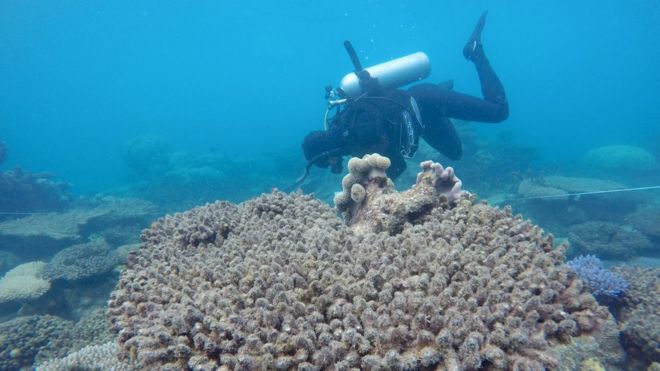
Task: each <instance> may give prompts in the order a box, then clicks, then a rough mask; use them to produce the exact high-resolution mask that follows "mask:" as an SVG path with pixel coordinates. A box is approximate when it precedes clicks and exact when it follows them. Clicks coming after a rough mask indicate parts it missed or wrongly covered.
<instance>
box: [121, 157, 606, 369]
mask: <svg viewBox="0 0 660 371" xmlns="http://www.w3.org/2000/svg"><path fill="white" fill-rule="evenodd" d="M388 166H389V160H388V159H386V158H383V157H381V156H378V155H369V156H366V157H364V158H362V159H352V160H351V162H349V170H350V173H349V174H348V175H347V176H346V177H345V178H344V181H343V191H342V193H339V194H338V195H337V196H336V199H335V201H336V204H337V209H333V208H331V207H329V206H328V205H326V204H324V203H322V202H321V201H319V200H316V199H315V198H313V197H312V196H309V195H303V194H301V193H293V194H284V193H281V192H278V191H273V192H272V193H270V194H265V195H262V196H260V197H258V198H255V199H252V200H249V201H247V202H244V203H242V204H240V205H234V204H231V203H228V202H216V203H213V204H208V205H205V206H202V207H198V208H195V209H192V210H189V211H187V212H183V213H178V214H174V215H171V216H167V217H164V218H162V219H159V220H157V221H156V222H154V223H153V225H152V226H151V228H150V229H148V230H146V231H145V232H143V235H142V239H143V246H142V247H141V248H140V249H139V250H138V251H136V252H135V253H133V254H132V255H131V256H130V257H129V259H128V263H127V268H126V269H125V270H124V271H123V273H122V275H121V277H120V280H119V282H118V284H117V286H116V288H115V290H114V292H113V293H112V295H111V298H110V300H109V316H110V320H111V326H112V329H113V331H114V332H115V333H117V334H118V339H119V344H120V358H123V359H124V360H133V361H136V362H138V363H139V365H140V367H141V368H147V369H159V370H175V369H194V370H213V369H217V368H221V369H244V370H252V369H282V370H286V369H292V368H293V369H295V368H297V369H299V370H315V369H325V368H333V369H337V370H346V369H358V368H359V369H366V370H376V369H410V370H412V369H435V368H440V369H442V368H443V367H444V368H446V369H447V370H461V369H465V370H470V369H498V370H499V369H517V370H536V369H556V368H559V367H560V366H561V362H564V360H563V359H561V358H562V356H561V355H559V353H558V352H557V349H558V347H557V346H558V345H561V344H566V343H570V340H571V339H573V338H575V337H578V336H580V335H584V334H589V333H592V332H596V330H598V329H599V328H601V327H602V325H603V324H605V323H606V322H607V321H611V318H610V317H609V312H608V311H607V309H606V308H605V307H602V306H599V304H598V303H597V302H596V300H595V299H594V297H593V296H592V295H591V294H590V293H589V292H588V290H587V288H586V286H585V285H583V284H582V281H580V280H579V279H578V278H577V276H576V275H575V274H574V273H573V272H572V271H571V270H570V268H568V267H567V266H566V265H565V264H564V263H563V260H564V246H563V245H559V246H555V244H554V243H553V238H552V236H549V235H545V234H544V232H543V231H542V230H541V229H540V228H538V227H536V226H534V225H533V224H531V223H529V222H528V221H525V220H523V219H522V218H521V217H519V216H514V215H512V214H511V211H510V209H508V208H503V209H499V208H494V207H491V206H489V205H487V204H485V203H478V202H476V201H475V197H474V196H473V195H471V194H470V193H468V192H465V191H463V190H462V189H461V182H460V180H459V179H458V178H457V177H456V175H455V174H454V172H453V169H451V168H443V167H442V166H441V165H439V164H435V163H431V162H424V163H422V171H421V172H420V173H419V175H418V177H417V182H416V184H415V185H414V186H413V187H412V188H411V189H409V190H407V191H404V192H397V191H396V190H394V187H393V184H392V182H391V180H390V179H388V178H387V176H386V175H385V170H386V169H387V167H388ZM337 210H339V211H343V213H344V218H343V221H342V220H341V219H340V218H338V217H337V216H336V211H337Z"/></svg>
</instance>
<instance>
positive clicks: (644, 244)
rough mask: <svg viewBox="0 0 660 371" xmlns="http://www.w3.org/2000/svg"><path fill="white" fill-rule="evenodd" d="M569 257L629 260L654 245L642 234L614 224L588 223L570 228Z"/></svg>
mask: <svg viewBox="0 0 660 371" xmlns="http://www.w3.org/2000/svg"><path fill="white" fill-rule="evenodd" d="M568 238H569V240H570V242H571V248H570V249H569V255H571V256H575V255H580V254H595V255H598V256H601V257H603V258H605V259H629V258H631V257H633V256H635V255H637V254H638V253H639V252H640V251H644V250H648V249H650V248H651V247H652V246H653V245H652V244H651V242H650V241H649V240H648V239H647V238H646V237H644V235H642V234H641V233H639V232H637V231H635V230H630V229H626V228H623V227H621V226H619V225H617V224H614V223H606V222H586V223H582V224H578V225H576V226H574V227H572V228H570V232H569V234H568Z"/></svg>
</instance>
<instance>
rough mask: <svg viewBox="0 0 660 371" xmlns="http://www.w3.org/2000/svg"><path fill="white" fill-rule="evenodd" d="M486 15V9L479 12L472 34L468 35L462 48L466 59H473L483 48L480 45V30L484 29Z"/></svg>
mask: <svg viewBox="0 0 660 371" xmlns="http://www.w3.org/2000/svg"><path fill="white" fill-rule="evenodd" d="M487 15H488V11H487V10H486V11H484V12H483V13H481V17H479V21H478V22H477V25H476V26H474V31H472V35H470V38H469V39H468V41H467V43H466V44H465V47H464V48H463V56H464V57H465V59H467V60H470V61H471V60H474V58H475V57H476V56H477V55H478V54H479V52H480V50H483V46H482V45H481V32H482V31H483V30H484V25H486V16H487Z"/></svg>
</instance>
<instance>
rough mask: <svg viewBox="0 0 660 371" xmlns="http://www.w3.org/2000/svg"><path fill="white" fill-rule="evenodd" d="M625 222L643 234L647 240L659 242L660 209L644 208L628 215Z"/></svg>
mask: <svg viewBox="0 0 660 371" xmlns="http://www.w3.org/2000/svg"><path fill="white" fill-rule="evenodd" d="M626 222H627V223H628V224H630V225H632V226H633V227H635V229H637V230H638V231H640V232H642V233H644V234H645V235H646V236H647V237H648V238H652V239H656V240H658V241H660V209H657V208H646V209H642V210H638V211H637V212H635V213H633V214H630V215H628V216H627V217H626ZM656 248H658V247H656Z"/></svg>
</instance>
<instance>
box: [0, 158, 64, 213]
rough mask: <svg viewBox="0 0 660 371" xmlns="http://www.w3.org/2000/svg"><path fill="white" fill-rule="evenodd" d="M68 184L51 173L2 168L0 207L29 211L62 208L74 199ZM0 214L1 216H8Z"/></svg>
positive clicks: (23, 211) (10, 211)
mask: <svg viewBox="0 0 660 371" xmlns="http://www.w3.org/2000/svg"><path fill="white" fill-rule="evenodd" d="M69 186H70V185H69V184H68V183H66V182H62V181H59V180H55V179H54V177H53V175H52V174H48V173H31V172H28V171H25V170H22V169H20V168H15V169H12V170H8V171H4V172H0V211H3V212H6V213H29V212H48V211H61V210H64V209H66V208H67V207H68V206H69V205H70V202H71V196H70V195H69V194H68V193H67V190H68V188H69ZM6 218H7V216H6V215H0V220H2V219H6Z"/></svg>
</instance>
